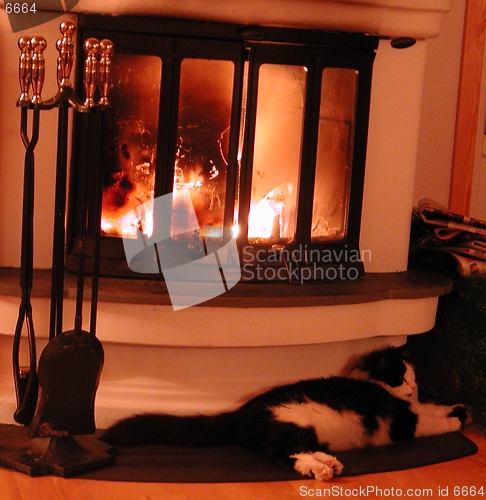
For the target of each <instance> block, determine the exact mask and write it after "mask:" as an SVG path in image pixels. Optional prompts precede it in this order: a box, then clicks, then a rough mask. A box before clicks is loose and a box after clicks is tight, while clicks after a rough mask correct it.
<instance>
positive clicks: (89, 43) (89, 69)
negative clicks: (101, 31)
mask: <svg viewBox="0 0 486 500" xmlns="http://www.w3.org/2000/svg"><path fill="white" fill-rule="evenodd" d="M99 51H100V42H99V41H98V40H97V39H96V38H88V39H87V40H85V42H84V52H85V53H86V59H85V61H84V81H83V83H84V92H85V95H86V100H85V101H84V105H85V106H87V107H88V108H91V107H93V106H94V105H95V104H96V103H95V99H94V98H95V93H96V90H97V88H98V74H99V61H98V53H99Z"/></svg>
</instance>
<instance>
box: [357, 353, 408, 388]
mask: <svg viewBox="0 0 486 500" xmlns="http://www.w3.org/2000/svg"><path fill="white" fill-rule="evenodd" d="M351 376H352V377H359V378H364V379H367V380H370V381H372V382H376V383H378V384H380V385H381V386H382V387H384V388H385V389H386V390H387V391H388V392H390V393H391V394H393V395H394V396H397V397H399V398H408V397H410V396H411V395H412V394H413V392H414V390H415V389H416V388H417V384H416V382H415V371H414V369H413V365H412V364H411V362H410V360H409V359H408V357H407V354H406V351H405V346H401V347H387V348H385V349H380V350H377V351H372V352H370V353H368V354H365V355H364V356H362V357H361V359H360V360H359V361H358V362H357V363H356V365H355V366H354V368H353V370H352V372H351Z"/></svg>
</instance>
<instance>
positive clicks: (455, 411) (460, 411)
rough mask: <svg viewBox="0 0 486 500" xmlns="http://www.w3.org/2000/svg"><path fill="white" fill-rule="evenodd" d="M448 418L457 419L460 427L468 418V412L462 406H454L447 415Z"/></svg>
mask: <svg viewBox="0 0 486 500" xmlns="http://www.w3.org/2000/svg"><path fill="white" fill-rule="evenodd" d="M447 417H448V418H454V417H457V418H458V419H459V421H460V422H461V425H462V424H464V422H466V420H467V418H468V412H467V410H466V408H464V406H461V405H457V406H454V407H453V408H452V410H451V412H450V413H449V414H448V415H447Z"/></svg>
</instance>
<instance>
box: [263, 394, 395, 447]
mask: <svg viewBox="0 0 486 500" xmlns="http://www.w3.org/2000/svg"><path fill="white" fill-rule="evenodd" d="M272 413H273V415H274V417H275V419H276V420H278V421H279V422H288V423H294V424H296V425H298V426H299V427H304V428H305V427H312V428H313V429H314V430H315V432H316V435H317V439H318V440H319V443H320V444H325V445H327V446H328V447H329V449H330V450H332V451H340V450H349V449H351V448H362V447H363V446H366V445H368V444H373V445H379V444H386V443H388V442H389V437H388V425H387V424H386V423H385V422H383V421H382V422H380V428H379V430H378V431H377V432H376V433H373V435H370V434H369V433H368V432H367V431H366V429H365V428H364V427H363V424H362V422H361V416H360V415H359V414H358V413H356V412H354V411H350V410H344V411H337V410H334V409H332V408H330V407H329V406H327V405H323V404H319V403H315V402H312V401H309V402H306V403H288V404H285V405H281V406H276V407H274V408H272Z"/></svg>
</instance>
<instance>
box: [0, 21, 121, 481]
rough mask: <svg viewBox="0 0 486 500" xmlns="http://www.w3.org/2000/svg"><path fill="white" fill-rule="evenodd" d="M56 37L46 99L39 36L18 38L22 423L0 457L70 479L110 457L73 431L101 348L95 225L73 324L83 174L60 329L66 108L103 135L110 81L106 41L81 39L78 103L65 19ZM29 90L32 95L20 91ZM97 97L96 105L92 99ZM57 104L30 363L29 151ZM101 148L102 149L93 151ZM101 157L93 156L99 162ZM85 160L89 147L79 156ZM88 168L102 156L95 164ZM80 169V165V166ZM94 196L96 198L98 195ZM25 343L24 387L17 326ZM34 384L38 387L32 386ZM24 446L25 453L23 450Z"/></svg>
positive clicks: (88, 401)
mask: <svg viewBox="0 0 486 500" xmlns="http://www.w3.org/2000/svg"><path fill="white" fill-rule="evenodd" d="M60 31H61V34H62V38H61V39H60V40H58V42H57V44H56V48H57V50H58V52H59V57H58V59H57V80H58V86H59V90H58V92H57V94H56V95H55V96H54V97H53V98H52V99H49V100H47V101H43V100H42V97H41V92H42V87H43V84H44V66H45V62H44V57H43V52H44V50H45V48H46V42H45V39H43V38H42V37H33V38H31V39H30V40H29V39H27V38H21V39H20V40H19V48H20V50H21V55H20V61H19V81H20V87H21V95H20V98H19V102H18V104H19V107H20V108H21V137H22V141H23V144H24V146H25V149H26V152H25V164H24V171H25V175H24V200H23V218H22V251H21V254H22V257H21V273H20V282H21V283H20V285H21V292H22V297H21V305H20V310H19V318H18V321H17V326H16V330H15V336H14V344H13V368H14V379H15V386H16V391H17V400H18V409H17V411H16V412H15V415H14V418H15V420H16V421H17V422H19V423H21V424H24V425H28V424H29V423H30V427H29V429H28V437H29V438H31V439H30V440H28V443H23V444H22V445H21V446H20V447H19V445H18V442H17V443H16V445H13V446H11V447H9V446H7V447H4V446H2V449H1V453H0V463H2V464H4V465H7V466H10V467H12V468H15V469H17V470H20V471H22V472H27V473H29V474H30V475H41V474H50V473H52V474H56V475H62V476H69V475H73V474H76V473H79V472H82V471H84V470H88V469H92V468H96V467H100V466H104V465H108V464H112V463H113V462H114V456H113V454H112V453H108V449H109V447H108V446H107V445H105V444H102V443H100V442H98V441H96V440H95V442H94V443H90V444H89V445H88V446H84V445H83V444H82V443H81V442H80V441H79V440H78V439H75V438H74V436H83V435H86V434H93V433H94V432H95V424H94V399H95V393H96V390H97V387H98V382H99V377H100V373H101V369H102V366H103V348H102V346H101V343H100V342H99V340H98V339H97V338H96V337H95V328H96V312H97V298H98V290H97V289H98V267H99V239H100V231H99V225H98V231H95V242H94V244H95V258H94V265H93V278H92V284H91V317H90V331H84V330H83V329H82V322H83V321H82V308H83V292H84V284H85V283H84V275H85V242H86V229H87V228H86V224H87V217H86V210H87V205H86V197H87V192H86V191H87V187H88V179H87V178H85V179H84V181H83V185H84V190H83V191H84V192H83V196H82V207H81V209H82V216H83V217H84V221H85V225H84V229H83V232H82V235H81V238H80V244H79V253H80V259H79V269H78V279H77V291H76V301H75V302H76V311H75V319H74V329H73V330H70V331H65V332H63V331H62V317H63V307H62V306H63V299H64V244H65V213H66V179H67V146H68V144H67V140H68V118H69V116H68V111H69V108H70V107H71V108H73V109H74V110H75V111H76V112H80V113H83V114H84V115H85V121H84V126H85V127H86V129H85V131H86V132H87V133H89V132H90V130H91V126H92V116H93V114H95V113H101V116H102V117H103V118H101V119H100V120H98V121H97V123H98V125H99V126H100V130H99V131H98V132H99V133H102V127H103V123H104V114H105V113H104V110H105V109H106V107H107V106H108V105H109V100H108V91H109V88H110V86H111V56H112V53H113V44H112V43H111V42H110V41H109V40H102V41H101V42H99V41H98V40H96V39H94V38H90V39H88V40H86V41H85V44H84V49H85V53H86V58H85V66H84V88H85V92H86V99H85V100H84V101H81V100H80V99H79V98H78V97H77V96H76V95H75V93H74V89H73V85H72V84H71V82H70V80H69V76H70V72H71V69H72V66H73V61H74V41H73V35H74V33H75V31H76V27H75V25H74V23H72V22H70V21H67V22H63V23H61V26H60ZM31 86H32V92H33V97H32V99H31V98H30V97H29V89H30V87H31ZM97 96H99V100H98V102H96V97H97ZM56 107H57V108H58V110H59V117H58V138H57V139H58V141H57V164H56V193H55V219H54V241H53V254H52V277H51V317H50V330H49V338H50V340H49V343H48V344H47V346H46V347H45V349H44V350H43V352H42V354H41V356H40V359H39V364H38V367H37V366H36V352H35V333H34V323H33V319H32V306H31V302H30V295H31V289H32V281H33V219H34V217H33V216H34V171H35V164H34V149H35V146H36V144H37V140H38V136H39V120H40V112H41V111H43V110H50V109H53V108H56ZM29 111H32V117H33V118H32V120H33V124H32V133H31V137H29V136H28V132H27V121H28V120H27V119H28V113H29ZM100 154H101V152H100ZM100 160H101V158H100ZM88 161H90V153H89V152H88V153H87V155H86V162H88ZM95 163H96V164H98V163H101V161H97V162H95ZM86 170H87V169H85V171H86ZM95 175H96V176H97V178H96V179H94V181H93V184H95V185H96V186H97V187H96V189H95V191H96V193H95V196H96V198H97V199H96V202H95V203H96V209H97V215H98V218H99V219H101V177H102V176H101V173H100V172H99V171H98V172H97V173H96V174H95ZM98 198H100V199H99V200H98ZM25 324H26V327H27V335H28V341H29V352H30V367H29V373H28V376H27V379H26V380H27V383H26V384H25V383H24V384H22V380H23V379H22V374H21V370H20V366H19V348H20V339H21V335H22V330H23V328H24V325H25ZM37 388H39V389H40V390H37ZM26 450H28V451H26Z"/></svg>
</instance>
